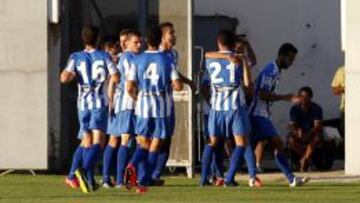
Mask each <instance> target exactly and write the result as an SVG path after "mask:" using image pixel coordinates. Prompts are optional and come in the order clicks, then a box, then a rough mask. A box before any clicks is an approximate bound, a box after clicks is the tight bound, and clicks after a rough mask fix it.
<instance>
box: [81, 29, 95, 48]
mask: <svg viewBox="0 0 360 203" xmlns="http://www.w3.org/2000/svg"><path fill="white" fill-rule="evenodd" d="M98 36H99V29H98V28H97V27H95V26H85V27H84V28H83V29H82V32H81V39H82V41H83V43H84V44H85V45H96V43H97V41H98Z"/></svg>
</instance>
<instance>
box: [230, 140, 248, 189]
mask: <svg viewBox="0 0 360 203" xmlns="http://www.w3.org/2000/svg"><path fill="white" fill-rule="evenodd" d="M244 153H245V147H242V146H236V147H235V149H234V150H233V151H232V155H231V160H230V167H229V171H228V173H227V175H226V182H227V183H231V182H233V181H234V177H235V174H236V171H237V169H238V168H239V167H240V165H241V160H242V159H243V156H244Z"/></svg>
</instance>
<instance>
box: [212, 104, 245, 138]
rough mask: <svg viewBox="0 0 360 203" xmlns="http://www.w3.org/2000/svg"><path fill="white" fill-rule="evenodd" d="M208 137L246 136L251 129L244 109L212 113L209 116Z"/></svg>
mask: <svg viewBox="0 0 360 203" xmlns="http://www.w3.org/2000/svg"><path fill="white" fill-rule="evenodd" d="M208 128H209V135H210V136H215V137H224V138H230V137H231V136H234V135H242V136H248V135H249V133H250V131H251V127H250V122H249V118H248V115H247V112H246V110H245V109H238V110H235V111H214V110H210V114H209V122H208Z"/></svg>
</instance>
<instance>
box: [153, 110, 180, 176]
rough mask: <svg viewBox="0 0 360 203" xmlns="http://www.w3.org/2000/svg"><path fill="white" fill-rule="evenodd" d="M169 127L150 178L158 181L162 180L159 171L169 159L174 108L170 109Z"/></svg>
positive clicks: (173, 128) (173, 126) (173, 127)
mask: <svg viewBox="0 0 360 203" xmlns="http://www.w3.org/2000/svg"><path fill="white" fill-rule="evenodd" d="M168 122H169V126H168V127H169V128H168V134H167V136H166V138H165V139H164V140H163V142H162V143H161V148H160V152H159V155H158V158H157V161H156V166H155V169H154V172H153V174H152V175H151V176H152V178H153V179H154V180H156V181H158V182H163V181H162V180H160V176H161V172H162V171H163V170H164V169H165V166H166V162H167V161H168V160H169V155H170V148H171V140H172V136H173V134H174V130H175V109H172V113H171V114H170V118H169V121H168Z"/></svg>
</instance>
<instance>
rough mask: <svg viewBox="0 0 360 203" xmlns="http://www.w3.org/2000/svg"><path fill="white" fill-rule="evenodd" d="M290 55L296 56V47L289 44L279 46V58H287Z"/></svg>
mask: <svg viewBox="0 0 360 203" xmlns="http://www.w3.org/2000/svg"><path fill="white" fill-rule="evenodd" d="M290 53H293V54H297V53H298V50H297V49H296V47H295V46H294V45H293V44H291V43H284V44H282V45H281V46H280V48H279V52H278V55H279V56H280V55H281V56H287V55H289V54H290Z"/></svg>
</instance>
